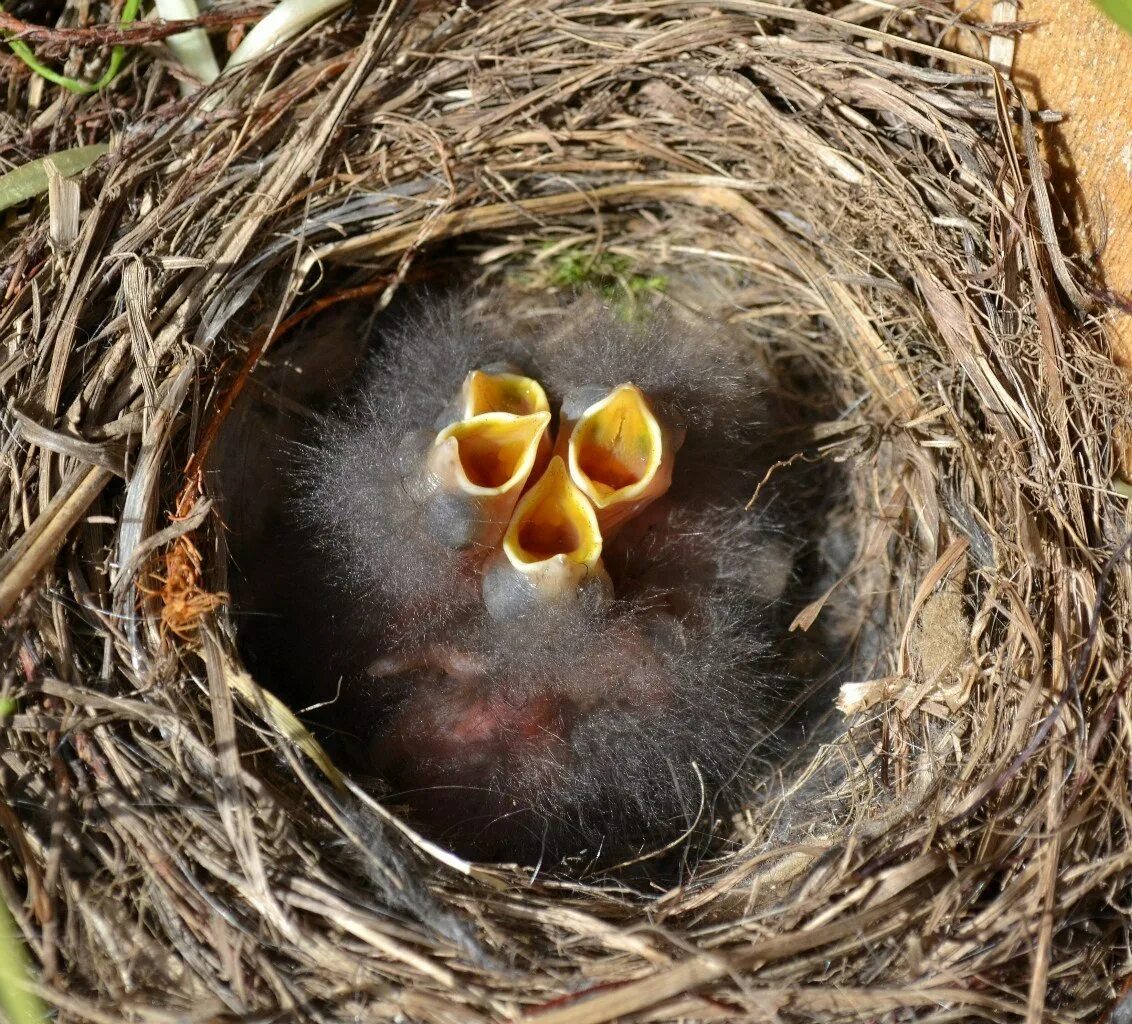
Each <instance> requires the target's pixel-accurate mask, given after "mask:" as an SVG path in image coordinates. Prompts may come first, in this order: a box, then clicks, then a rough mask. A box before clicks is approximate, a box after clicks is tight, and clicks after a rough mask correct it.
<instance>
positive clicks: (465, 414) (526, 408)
mask: <svg viewBox="0 0 1132 1024" xmlns="http://www.w3.org/2000/svg"><path fill="white" fill-rule="evenodd" d="M460 399H461V402H462V410H461V412H462V418H463V419H470V418H471V417H472V416H480V415H482V414H483V413H485V412H509V413H511V414H513V415H515V416H530V415H531V414H532V413H536V412H550V403H549V402H548V401H547V400H546V392H545V391H543V389H542V385H541V384H539V382H538V381H537V380H534V379H533V378H532V377H524V376H522V375H521V374H518V373H488V372H487V371H486V370H472V372H471V373H469V374H468V375H467V377H465V378H464V384H463V386H462V387H461V389H460Z"/></svg>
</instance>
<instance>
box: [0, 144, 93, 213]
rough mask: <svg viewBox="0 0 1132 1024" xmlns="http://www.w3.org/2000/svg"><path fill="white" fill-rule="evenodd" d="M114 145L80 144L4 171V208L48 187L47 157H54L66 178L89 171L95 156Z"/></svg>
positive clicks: (0, 177) (0, 197)
mask: <svg viewBox="0 0 1132 1024" xmlns="http://www.w3.org/2000/svg"><path fill="white" fill-rule="evenodd" d="M109 149H110V147H109V146H107V145H105V144H103V143H101V142H99V143H96V144H95V145H93V146H78V147H76V148H75V149H64V150H62V151H61V152H59V153H52V154H51V155H50V156H45V157H41V158H40V159H39V160H32V161H31V163H26V164H23V165H21V166H20V167H17V168H15V169H14V170H11V171H9V172H8V173H7V174H0V210H6V209H8V207H9V206H15V205H16V204H17V203H22V202H23V201H24V200H25V199H31V198H32V196H38V195H41V194H42V193H44V192H46V191H47V161H48V160H50V161H51V162H52V163H53V164H54V165H55V169H56V170H57V171H58V172H59V173H60V174H61V175H63V177H64V178H67V177H70V176H71V175H72V174H78V173H79V172H80V171H85V170H86V169H87V168H88V167H89V166H90V165H91V164H92V163H94V161H95V160H97V159H98V158H99V157H100V156H102V154H103V153H105V152H107V151H108V150H109Z"/></svg>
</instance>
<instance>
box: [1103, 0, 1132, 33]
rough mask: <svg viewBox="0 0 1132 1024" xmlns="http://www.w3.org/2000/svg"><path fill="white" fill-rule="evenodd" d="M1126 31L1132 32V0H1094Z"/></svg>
mask: <svg viewBox="0 0 1132 1024" xmlns="http://www.w3.org/2000/svg"><path fill="white" fill-rule="evenodd" d="M1094 3H1096V5H1097V6H1098V7H1099V8H1100V9H1101V10H1102V11H1104V12H1105V14H1107V15H1108V16H1109V17H1110V18H1112V20H1113V21H1115V22H1116V23H1117V24H1118V25H1119V26H1120V27H1121V28H1122V29H1124V31H1125V32H1128V33H1129V34H1132V0H1094Z"/></svg>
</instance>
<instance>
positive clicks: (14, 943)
mask: <svg viewBox="0 0 1132 1024" xmlns="http://www.w3.org/2000/svg"><path fill="white" fill-rule="evenodd" d="M29 977H30V974H29V972H28V963H27V955H26V954H25V952H24V946H23V943H22V942H20V937H19V933H18V932H17V931H16V923H15V921H13V920H12V915H11V912H10V911H9V910H8V905H7V904H6V903H5V902H4V901H3V900H0V1016H2V1017H3V1018H4V1019H5V1020H6V1021H7V1022H8V1024H40V1022H41V1021H44V1020H46V1019H47V1011H46V1010H45V1009H44V1007H43V1004H42V1003H41V1002H40V1001H39V998H38V997H37V996H36V995H35V993H34V992H30V991H28V989H27V987H26V982H27V980H28V978H29Z"/></svg>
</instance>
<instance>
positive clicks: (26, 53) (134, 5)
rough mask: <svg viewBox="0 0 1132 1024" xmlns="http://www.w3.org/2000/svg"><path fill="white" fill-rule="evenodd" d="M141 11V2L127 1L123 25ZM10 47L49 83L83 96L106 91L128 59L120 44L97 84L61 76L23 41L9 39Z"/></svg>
mask: <svg viewBox="0 0 1132 1024" xmlns="http://www.w3.org/2000/svg"><path fill="white" fill-rule="evenodd" d="M3 9H4V6H3V4H0V11H2V10H3ZM140 10H141V0H126V6H125V7H123V8H122V21H121V24H123V25H128V24H130V22H132V21H133V20H134V19H135V18H137V16H138V11H140ZM8 45H9V46H10V47H11V48H12V52H13V53H14V54H15V55H16V56H17V57H19V58H20V60H22V61H23V62H24V63H25V64H26V65H27V66H28V67H29V68H31V69H32V71H34V72H35V73H36V74H37V75H41V76H42V77H44V78H46V79H47V80H48V81H49V82H54V83H55V84H56V85H60V86H62V87H63V88H64V89H69V90H70V91H71V92H77V93H83V94H85V93H92V92H98V91H99V90H100V89H105V88H106V86H108V85H109V84H110V83H111V82H113V81H114V79H115V78H117V77H118V72H119V71H120V70H121V69H122V62H123V61H124V60H125V59H126V48H125V47H124V46H122V45H120V44H119V45H118V46H115V47H114V49H113V50H111V51H110V63H109V64H108V65H107V67H106V70H105V71H104V72H103V74H102V77H101V78H99V79H98V81H97V82H80V81H79V80H78V79H77V78H68V77H67V76H66V75H61V74H59V72H58V71H55V70H54V69H53V68H50V67H48V66H47V65H46V64H44V63H43V61H41V60H40V59H39V58H38V57H37V56H36V55H35V51H34V50H32V48H31V47H30V46H28V44H27V43H25V42H24V41H23V40H22V39H9V40H8Z"/></svg>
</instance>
